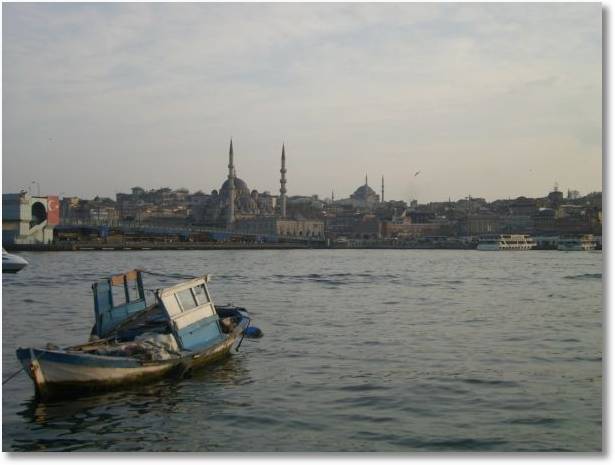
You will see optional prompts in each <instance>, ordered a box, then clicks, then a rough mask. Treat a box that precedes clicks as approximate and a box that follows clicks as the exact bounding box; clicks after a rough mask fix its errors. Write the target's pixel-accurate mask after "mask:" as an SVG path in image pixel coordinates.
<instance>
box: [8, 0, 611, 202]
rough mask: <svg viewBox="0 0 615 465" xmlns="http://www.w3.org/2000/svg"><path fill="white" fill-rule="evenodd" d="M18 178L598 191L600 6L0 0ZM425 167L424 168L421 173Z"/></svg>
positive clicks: (121, 185) (25, 182) (409, 190)
mask: <svg viewBox="0 0 615 465" xmlns="http://www.w3.org/2000/svg"><path fill="white" fill-rule="evenodd" d="M2 26H3V27H2V39H3V40H2V96H3V105H2V136H3V137H2V189H3V192H17V191H19V190H20V189H26V190H27V189H29V188H31V189H32V191H33V193H36V191H37V190H38V189H39V187H40V191H41V194H60V195H61V196H71V195H76V196H80V197H83V198H92V197H94V196H96V195H100V196H110V197H114V196H115V193H117V192H129V191H130V188H131V187H132V186H141V187H144V188H146V189H152V188H159V187H165V186H168V187H172V188H179V187H185V188H188V189H189V190H190V191H196V190H203V191H204V192H210V191H211V190H213V189H219V188H220V186H221V184H222V182H223V181H224V180H225V178H226V175H227V167H226V165H227V163H228V145H229V140H230V138H231V137H232V138H233V146H234V152H235V166H236V172H237V175H238V177H240V178H242V179H243V180H244V181H246V183H247V184H248V186H249V188H250V189H257V190H258V191H260V192H262V191H266V190H268V191H271V192H272V193H278V192H279V188H280V184H279V179H280V172H279V169H280V154H281V147H282V143H284V144H285V146H286V159H287V162H286V164H287V170H288V172H287V179H288V184H287V189H288V195H290V196H292V195H313V194H317V195H319V196H320V197H321V198H325V197H330V196H331V192H332V191H334V192H335V198H336V199H340V198H345V197H348V196H349V195H350V194H351V193H352V192H353V191H354V190H355V189H356V188H357V187H358V186H360V185H361V184H363V183H364V182H365V181H364V180H365V175H366V174H367V175H368V176H369V177H368V182H369V184H370V186H371V187H372V188H374V190H376V191H377V192H378V194H380V183H381V176H384V179H385V199H386V200H389V199H396V200H405V201H408V200H409V199H418V200H419V201H420V202H429V201H442V200H447V199H448V198H449V197H450V198H452V199H458V198H462V197H465V196H467V195H471V196H473V197H484V198H486V199H487V200H495V199H498V198H509V197H510V198H514V197H517V196H520V195H525V196H530V197H538V196H545V195H546V194H547V193H548V192H549V191H550V190H552V189H553V186H554V184H555V183H558V185H559V188H560V190H563V191H564V192H565V190H566V189H568V188H570V189H576V190H578V191H580V192H581V194H585V193H588V192H591V191H599V190H602V10H601V5H600V4H599V3H582V4H579V3H577V4H573V3H550V4H502V3H489V4H435V3H431V4H408V3H406V4H404V3H401V4H400V3H397V4H377V3H363V4H339V3H337V4H321V3H318V4H316V3H312V4H305V3H304V4H301V3H294V4H238V3H232V4H223V3H216V4H195V3H181V4H180V3H177V4H173V3H170V4H168V3H165V4H161V3H152V4H148V3H94V4H92V3H81V4H80V3H64V4H61V3H57V4H53V3H39V4H35V3H3V4H2ZM417 172H419V174H416V173H417Z"/></svg>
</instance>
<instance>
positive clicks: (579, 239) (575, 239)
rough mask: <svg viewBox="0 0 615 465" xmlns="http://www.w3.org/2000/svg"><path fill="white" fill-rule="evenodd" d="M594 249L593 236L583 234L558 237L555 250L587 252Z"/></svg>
mask: <svg viewBox="0 0 615 465" xmlns="http://www.w3.org/2000/svg"><path fill="white" fill-rule="evenodd" d="M595 248H596V242H595V241H594V236H593V235H591V234H583V235H581V236H564V237H560V238H559V241H558V243H557V250H564V251H567V252H572V251H585V252H587V251H589V250H594V249H595Z"/></svg>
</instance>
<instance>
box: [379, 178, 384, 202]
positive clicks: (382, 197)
mask: <svg viewBox="0 0 615 465" xmlns="http://www.w3.org/2000/svg"><path fill="white" fill-rule="evenodd" d="M381 192H382V196H381V197H380V201H381V202H382V203H384V175H382V189H381Z"/></svg>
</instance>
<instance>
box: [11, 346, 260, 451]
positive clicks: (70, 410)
mask: <svg viewBox="0 0 615 465" xmlns="http://www.w3.org/2000/svg"><path fill="white" fill-rule="evenodd" d="M250 383H252V379H251V376H250V372H249V370H248V369H247V368H246V365H245V360H244V358H243V357H242V356H241V354H237V355H236V356H231V357H228V358H227V359H225V360H222V361H219V362H217V363H216V364H214V365H211V366H209V367H203V368H202V369H199V370H197V371H196V372H194V373H193V374H192V376H190V377H189V378H185V379H180V380H177V379H166V380H162V381H159V382H157V383H153V384H148V385H143V386H135V387H131V388H125V389H121V390H115V391H111V392H105V393H100V394H91V395H87V396H80V397H76V398H73V399H62V400H40V399H37V398H36V397H35V396H32V397H31V398H29V399H28V400H26V401H24V402H23V403H22V404H20V406H21V407H22V408H21V409H20V410H18V411H17V415H18V416H19V417H21V418H23V420H24V421H25V422H27V423H29V424H31V425H33V428H32V431H33V432H34V435H33V436H32V437H28V438H25V439H24V438H22V437H20V438H14V439H13V444H12V447H13V448H14V450H17V451H36V450H67V449H70V450H81V449H97V450H100V449H101V448H106V449H108V448H111V449H116V448H117V450H138V449H140V448H141V447H140V446H139V444H138V441H136V438H137V437H138V438H141V439H146V443H144V444H147V446H145V445H144V446H143V449H144V450H151V442H152V441H157V440H159V439H161V438H162V439H163V440H165V441H168V440H169V434H168V433H163V431H162V430H161V429H160V428H161V427H162V426H164V424H165V419H166V418H169V417H170V416H171V415H177V413H178V411H180V410H184V409H186V406H190V405H192V406H194V405H195V404H200V406H199V409H201V410H204V411H210V412H215V411H216V409H218V408H219V407H220V405H222V404H227V405H230V404H234V405H236V406H242V403H241V402H234V401H231V400H229V399H224V393H223V391H224V389H225V387H226V386H233V385H243V384H250ZM165 429H166V428H165ZM118 434H124V435H128V436H127V437H117V435H118ZM135 434H136V436H135ZM131 435H132V436H131ZM69 437H70V438H71V439H70V440H68V439H67V438H69ZM75 438H79V439H75ZM103 438H106V439H104V440H103ZM112 438H114V439H115V440H111V441H110V439H112ZM130 438H132V439H130ZM103 443H104V444H103ZM122 444H124V445H125V446H126V447H122ZM168 447H169V449H168V450H176V449H177V447H176V446H175V448H174V447H173V445H168Z"/></svg>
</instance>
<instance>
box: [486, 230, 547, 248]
mask: <svg viewBox="0 0 615 465" xmlns="http://www.w3.org/2000/svg"><path fill="white" fill-rule="evenodd" d="M535 247H536V241H535V240H534V239H532V238H531V237H530V236H528V235H526V234H500V235H497V236H484V237H481V238H480V239H479V241H478V246H477V247H476V248H477V249H478V250H531V249H533V248H535Z"/></svg>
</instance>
